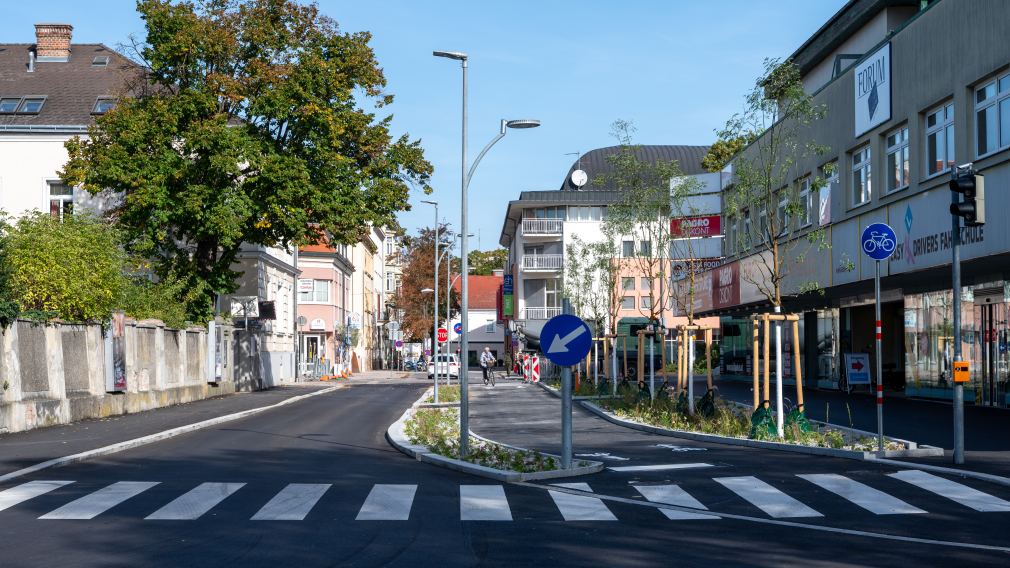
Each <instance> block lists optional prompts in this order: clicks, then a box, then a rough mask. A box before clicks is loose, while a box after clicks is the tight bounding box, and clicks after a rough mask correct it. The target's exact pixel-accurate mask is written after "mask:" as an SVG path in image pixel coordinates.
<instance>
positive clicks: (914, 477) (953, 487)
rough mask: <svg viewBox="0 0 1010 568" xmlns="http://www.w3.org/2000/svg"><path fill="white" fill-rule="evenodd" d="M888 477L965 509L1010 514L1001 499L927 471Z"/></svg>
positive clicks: (1007, 506) (912, 470) (897, 473)
mask: <svg viewBox="0 0 1010 568" xmlns="http://www.w3.org/2000/svg"><path fill="white" fill-rule="evenodd" d="M887 475H888V476H890V477H893V478H895V479H900V480H901V481H904V482H906V483H911V484H912V485H915V486H916V487H919V488H921V489H925V490H926V491H929V492H930V493H935V494H937V495H939V496H941V497H946V498H947V499H950V500H951V501H955V502H957V503H960V504H962V505H964V506H965V507H970V508H972V509H975V510H976V511H979V512H981V513H995V512H1003V513H1006V512H1010V502H1007V501H1004V500H1003V499H1000V498H999V497H994V496H993V495H989V494H988V493H983V492H982V491H979V490H978V489H973V488H971V487H968V486H967V485H962V484H960V483H957V482H955V481H951V480H949V479H945V478H943V477H939V476H936V475H933V474H931V473H926V472H925V471H919V470H917V469H910V470H905V471H899V472H896V473H889V474H887Z"/></svg>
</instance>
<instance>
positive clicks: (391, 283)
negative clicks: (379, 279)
mask: <svg viewBox="0 0 1010 568" xmlns="http://www.w3.org/2000/svg"><path fill="white" fill-rule="evenodd" d="M394 291H396V274H395V273H393V272H387V273H386V292H387V293H392V292H394Z"/></svg>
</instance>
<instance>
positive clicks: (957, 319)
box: [950, 191, 964, 465]
mask: <svg viewBox="0 0 1010 568" xmlns="http://www.w3.org/2000/svg"><path fill="white" fill-rule="evenodd" d="M959 199H960V194H958V193H957V192H953V191H952V192H950V200H951V203H954V204H957V203H958V201H959ZM950 220H951V233H950V235H951V241H952V242H951V247H950V248H951V251H952V255H953V258H952V259H951V275H952V277H953V278H952V279H953V283H952V284H953V285H952V287H953V289H954V290H953V291H954V361H960V360H961V218H960V217H958V216H957V215H951V216H950ZM951 376H953V372H952V373H951ZM954 463H955V464H958V465H960V464H963V463H964V383H962V382H960V381H955V382H954Z"/></svg>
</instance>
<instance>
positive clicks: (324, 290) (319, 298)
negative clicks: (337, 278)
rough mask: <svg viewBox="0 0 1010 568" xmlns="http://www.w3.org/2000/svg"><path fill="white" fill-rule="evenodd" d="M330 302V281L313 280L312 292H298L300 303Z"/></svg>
mask: <svg viewBox="0 0 1010 568" xmlns="http://www.w3.org/2000/svg"><path fill="white" fill-rule="evenodd" d="M329 301H330V281H329V280H313V281H312V291H311V292H298V302H299V303H314V304H325V303H328V302H329Z"/></svg>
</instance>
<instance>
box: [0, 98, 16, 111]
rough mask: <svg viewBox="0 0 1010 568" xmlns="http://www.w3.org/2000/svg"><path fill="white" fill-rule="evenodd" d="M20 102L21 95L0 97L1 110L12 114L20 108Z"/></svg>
mask: <svg viewBox="0 0 1010 568" xmlns="http://www.w3.org/2000/svg"><path fill="white" fill-rule="evenodd" d="M20 103H21V98H20V97H11V98H7V97H4V98H0V112H2V113H4V114H10V113H12V112H14V111H16V110H17V109H18V104H20Z"/></svg>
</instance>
